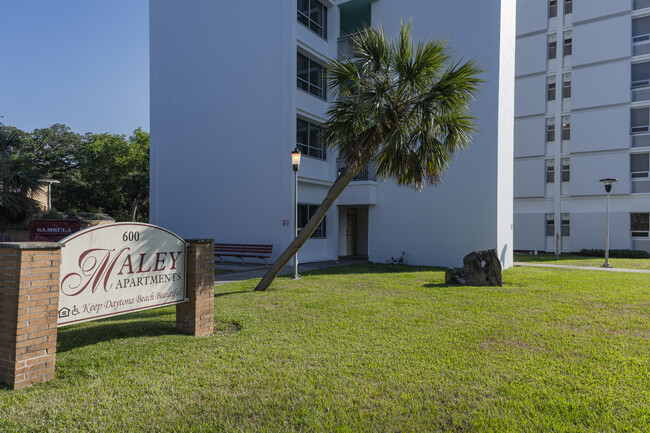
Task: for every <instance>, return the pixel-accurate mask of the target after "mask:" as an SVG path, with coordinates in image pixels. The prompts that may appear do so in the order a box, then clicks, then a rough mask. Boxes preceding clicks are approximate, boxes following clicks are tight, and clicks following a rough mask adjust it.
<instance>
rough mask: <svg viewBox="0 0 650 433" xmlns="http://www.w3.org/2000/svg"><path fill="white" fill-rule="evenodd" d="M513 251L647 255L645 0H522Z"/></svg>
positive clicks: (649, 184)
mask: <svg viewBox="0 0 650 433" xmlns="http://www.w3.org/2000/svg"><path fill="white" fill-rule="evenodd" d="M515 81H516V91H515V98H516V103H515V181H514V182H515V185H514V191H515V201H514V202H515V204H514V231H515V232H514V246H515V249H516V250H540V251H559V252H569V251H579V250H580V249H582V248H600V249H603V248H604V246H605V226H606V197H605V189H604V187H603V184H602V183H600V182H599V180H600V179H603V178H615V179H618V182H617V183H615V184H614V185H613V187H612V191H611V213H610V242H611V244H610V247H611V248H621V249H628V248H630V249H640V250H646V251H650V239H649V238H648V234H649V232H650V227H649V224H650V222H649V212H650V178H649V177H648V172H649V164H648V163H649V160H648V158H649V155H650V129H649V128H650V120H649V114H648V113H649V112H650V1H648V0H519V1H518V10H517V60H516V80H515Z"/></svg>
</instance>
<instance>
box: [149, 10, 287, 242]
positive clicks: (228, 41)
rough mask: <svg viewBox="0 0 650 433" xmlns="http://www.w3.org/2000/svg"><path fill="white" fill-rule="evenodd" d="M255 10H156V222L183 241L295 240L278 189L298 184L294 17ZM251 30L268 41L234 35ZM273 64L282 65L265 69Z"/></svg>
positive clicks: (153, 218)
mask: <svg viewBox="0 0 650 433" xmlns="http://www.w3.org/2000/svg"><path fill="white" fill-rule="evenodd" d="M257 12H258V13H256V14H242V13H240V11H238V10H237V7H236V6H234V3H231V2H212V1H192V2H189V3H188V2H177V1H173V0H157V1H152V2H151V4H150V22H151V26H150V28H151V30H150V33H151V38H150V39H151V53H150V55H151V65H152V68H151V113H152V115H151V119H152V120H151V140H152V151H151V162H152V166H151V221H152V223H154V224H159V225H162V226H165V227H168V228H170V229H171V230H173V231H175V232H177V233H178V234H179V235H181V236H184V237H190V238H191V237H196V236H198V237H214V238H215V239H217V241H218V242H236V243H270V244H275V245H278V244H281V243H282V238H283V237H286V236H288V235H290V232H289V227H287V228H285V229H281V228H280V227H281V220H282V219H283V218H290V215H289V212H288V211H287V210H286V209H289V207H288V205H289V201H288V199H289V197H288V196H287V197H283V196H278V194H277V191H278V190H281V189H285V190H287V189H289V188H290V185H291V179H290V177H291V176H290V175H291V173H290V165H289V163H288V162H287V155H288V154H289V152H290V151H291V149H292V148H293V145H292V142H293V138H292V136H291V127H292V124H291V123H290V122H287V119H291V118H292V117H294V115H293V113H292V103H291V99H290V98H287V97H286V96H285V95H287V94H291V93H292V91H293V89H294V88H295V77H294V75H295V72H294V70H293V69H292V68H291V65H292V64H293V62H295V54H294V55H293V56H291V55H290V53H289V52H288V51H287V50H286V49H284V47H285V46H288V45H290V44H291V41H292V38H295V36H294V35H293V31H294V22H295V10H294V8H293V7H290V5H289V4H284V3H273V4H271V3H263V4H259V5H258V6H257ZM223 17H228V18H227V22H228V23H229V25H228V26H225V25H219V24H223V22H224V21H226V20H224V19H223ZM251 28H254V29H257V31H259V32H263V33H264V34H265V37H264V38H260V37H258V35H257V33H255V32H242V31H236V29H240V30H241V29H251ZM235 35H236V38H235V37H234V36H235ZM234 40H236V41H237V43H233V41H234ZM251 53H254V55H251ZM278 56H280V58H279V59H278ZM224 59H228V61H227V63H225V62H224ZM278 60H280V61H279V62H278ZM270 63H275V64H277V65H278V67H275V68H266V67H262V65H265V64H270ZM226 83H227V85H225V84H226ZM283 166H284V167H286V168H287V170H279V169H278V167H283ZM260 179H264V181H263V182H260ZM242 228H245V229H242Z"/></svg>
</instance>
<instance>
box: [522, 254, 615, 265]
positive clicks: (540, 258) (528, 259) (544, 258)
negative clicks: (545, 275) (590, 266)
mask: <svg viewBox="0 0 650 433" xmlns="http://www.w3.org/2000/svg"><path fill="white" fill-rule="evenodd" d="M593 259H603V260H604V259H605V257H604V256H603V257H590V256H577V255H560V258H559V259H556V258H555V256H554V255H553V254H546V255H544V254H540V255H537V256H534V255H529V254H515V256H514V261H515V262H525V263H548V262H557V261H564V260H574V261H581V260H593Z"/></svg>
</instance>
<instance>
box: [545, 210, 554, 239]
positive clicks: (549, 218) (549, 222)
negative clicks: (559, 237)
mask: <svg viewBox="0 0 650 433" xmlns="http://www.w3.org/2000/svg"><path fill="white" fill-rule="evenodd" d="M546 236H553V237H555V220H554V219H553V214H552V213H547V214H546Z"/></svg>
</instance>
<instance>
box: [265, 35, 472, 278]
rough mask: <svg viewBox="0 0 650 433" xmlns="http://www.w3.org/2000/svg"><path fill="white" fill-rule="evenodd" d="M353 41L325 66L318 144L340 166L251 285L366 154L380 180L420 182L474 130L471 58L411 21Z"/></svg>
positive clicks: (431, 179)
mask: <svg viewBox="0 0 650 433" xmlns="http://www.w3.org/2000/svg"><path fill="white" fill-rule="evenodd" d="M354 43H355V45H356V58H355V59H344V60H342V61H333V62H332V64H331V66H330V67H329V70H328V77H327V82H328V85H329V89H331V94H333V96H334V97H335V98H336V99H335V102H334V103H333V104H332V105H331V108H330V109H329V110H328V119H329V120H328V121H327V122H326V124H325V125H324V129H323V140H324V142H325V144H326V145H327V146H328V147H333V148H336V149H337V150H338V153H339V157H340V158H343V160H344V161H345V166H346V169H345V170H344V171H342V173H340V174H339V176H338V177H337V179H336V180H335V181H334V183H333V184H332V186H331V188H330V189H329V191H328V193H327V196H326V197H325V199H324V200H323V202H322V203H321V205H320V207H319V208H318V209H317V210H316V212H315V213H314V215H313V216H312V218H311V219H310V220H309V222H308V223H307V225H306V226H305V227H304V228H303V229H302V230H301V232H300V234H299V235H298V236H297V237H296V239H295V240H294V241H293V242H291V244H290V245H289V246H288V247H287V249H286V250H285V251H284V252H283V253H282V254H281V255H280V257H279V258H278V259H277V261H276V262H275V263H274V264H273V266H272V267H271V269H270V270H269V271H268V272H267V274H266V275H265V276H264V278H262V280H261V281H260V283H259V284H258V286H257V287H256V288H255V290H258V291H260V290H266V289H267V288H268V287H269V286H270V285H271V283H272V282H273V280H274V279H275V277H276V276H277V275H278V273H279V272H280V271H281V270H282V268H283V267H284V266H285V265H286V264H287V263H288V262H289V260H290V259H291V257H293V256H294V255H295V254H296V253H297V252H298V250H299V249H300V247H302V245H303V244H304V243H305V242H306V241H307V239H309V237H310V236H311V234H312V233H313V232H314V230H315V229H316V228H317V227H318V225H319V224H320V223H321V221H322V220H323V218H325V215H326V213H327V211H328V210H329V209H330V207H331V206H332V204H333V203H334V200H336V198H337V197H338V196H339V195H340V194H341V192H343V190H344V189H345V187H346V186H347V185H348V184H349V183H350V181H351V180H352V179H353V178H354V177H355V176H356V175H357V174H358V173H359V171H360V170H361V169H362V168H363V167H364V166H365V165H366V164H368V163H369V162H370V161H373V162H374V164H375V167H376V170H377V177H378V179H379V180H386V179H392V180H394V181H395V182H396V183H397V184H398V185H402V186H410V187H414V188H415V189H416V190H420V189H421V188H422V187H423V186H424V185H425V184H431V185H435V184H437V183H438V181H439V179H440V175H441V174H442V172H443V171H444V170H445V169H446V167H447V166H448V165H449V164H450V163H451V160H452V158H453V156H454V154H455V153H456V152H458V151H459V150H460V149H463V148H465V147H467V146H468V145H469V143H470V141H471V135H472V133H474V132H475V128H474V126H473V120H474V118H473V117H472V116H471V115H470V114H469V105H470V103H471V102H472V101H473V100H474V98H475V96H476V95H477V93H478V89H479V84H480V83H481V80H480V79H479V78H478V75H479V73H480V72H481V71H480V69H479V68H478V67H477V65H476V63H475V62H474V61H468V62H458V61H454V60H452V58H451V56H450V54H449V50H448V49H447V48H446V46H445V43H444V42H441V41H437V42H426V43H425V42H420V43H417V44H414V42H413V40H412V38H411V36H410V24H406V25H404V24H403V25H402V26H401V29H400V33H399V37H398V38H397V40H394V41H391V40H388V39H387V37H386V35H385V34H384V32H383V30H382V29H379V30H375V29H368V30H366V31H364V32H362V33H361V34H360V35H359V36H358V37H357V38H355V40H354Z"/></svg>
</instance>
